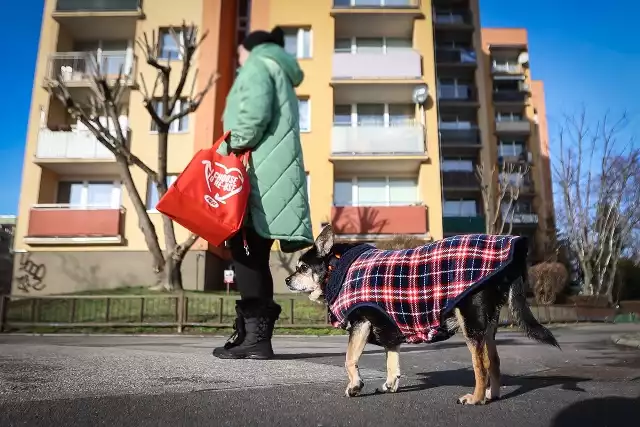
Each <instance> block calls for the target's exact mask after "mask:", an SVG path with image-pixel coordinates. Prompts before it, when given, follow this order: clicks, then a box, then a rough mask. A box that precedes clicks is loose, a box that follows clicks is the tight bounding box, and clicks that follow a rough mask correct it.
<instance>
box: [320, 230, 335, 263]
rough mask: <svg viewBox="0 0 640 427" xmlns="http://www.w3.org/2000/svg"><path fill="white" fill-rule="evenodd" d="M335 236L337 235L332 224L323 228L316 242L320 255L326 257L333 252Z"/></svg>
mask: <svg viewBox="0 0 640 427" xmlns="http://www.w3.org/2000/svg"><path fill="white" fill-rule="evenodd" d="M334 237H335V236H334V234H333V228H332V227H331V225H327V226H325V227H324V228H323V229H322V231H321V232H320V235H319V236H318V238H317V239H316V242H315V245H316V250H317V251H318V255H319V256H321V257H325V256H327V255H329V253H330V252H331V248H332V247H333V241H334Z"/></svg>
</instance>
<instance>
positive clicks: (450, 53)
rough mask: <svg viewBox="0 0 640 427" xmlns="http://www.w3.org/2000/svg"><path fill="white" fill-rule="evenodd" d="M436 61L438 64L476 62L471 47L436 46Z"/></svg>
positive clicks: (473, 63) (474, 53)
mask: <svg viewBox="0 0 640 427" xmlns="http://www.w3.org/2000/svg"><path fill="white" fill-rule="evenodd" d="M436 63H438V64H470V65H475V64H476V63H477V57H476V52H475V51H474V50H473V49H448V48H441V47H436Z"/></svg>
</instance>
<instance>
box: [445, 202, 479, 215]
mask: <svg viewBox="0 0 640 427" xmlns="http://www.w3.org/2000/svg"><path fill="white" fill-rule="evenodd" d="M455 202H457V203H460V205H459V209H458V211H459V214H458V215H451V214H448V213H446V208H445V207H446V206H447V203H455ZM463 202H473V203H474V206H475V214H474V215H472V216H469V215H460V214H461V213H462V212H463V209H462V203H463ZM479 205H480V204H479V203H478V200H477V199H469V198H459V199H450V198H449V199H443V200H442V216H443V217H444V218H469V217H477V216H480V213H479V209H478V207H479Z"/></svg>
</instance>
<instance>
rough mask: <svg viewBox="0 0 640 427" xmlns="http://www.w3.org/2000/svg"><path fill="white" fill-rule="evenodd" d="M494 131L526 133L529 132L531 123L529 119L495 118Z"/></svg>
mask: <svg viewBox="0 0 640 427" xmlns="http://www.w3.org/2000/svg"><path fill="white" fill-rule="evenodd" d="M496 132H497V133H500V134H506V133H510V134H521V135H528V134H529V133H530V132H531V123H529V120H509V119H496Z"/></svg>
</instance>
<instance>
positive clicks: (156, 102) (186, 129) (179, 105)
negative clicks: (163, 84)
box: [149, 96, 190, 134]
mask: <svg viewBox="0 0 640 427" xmlns="http://www.w3.org/2000/svg"><path fill="white" fill-rule="evenodd" d="M187 101H188V98H187V97H185V96H183V97H180V98H179V99H178V101H177V102H176V106H175V109H176V110H178V111H180V110H181V109H182V104H183V103H186V102H187ZM151 102H152V104H153V109H154V110H155V111H156V114H158V115H161V112H160V111H159V110H158V105H160V104H161V103H162V100H160V98H153V100H152V101H151ZM189 116H190V114H187V115H186V116H184V117H181V118H180V119H178V120H174V121H173V122H172V123H171V124H170V125H169V133H170V134H183V133H189V124H190V117H189ZM149 120H150V121H151V123H150V125H149V133H151V134H157V133H158V129H157V126H158V125H157V123H156V122H154V121H153V119H152V118H151V116H149ZM184 122H186V124H185V125H184V128H183V129H180V127H181V126H180V125H181V124H183V123H184ZM175 128H177V129H175Z"/></svg>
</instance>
